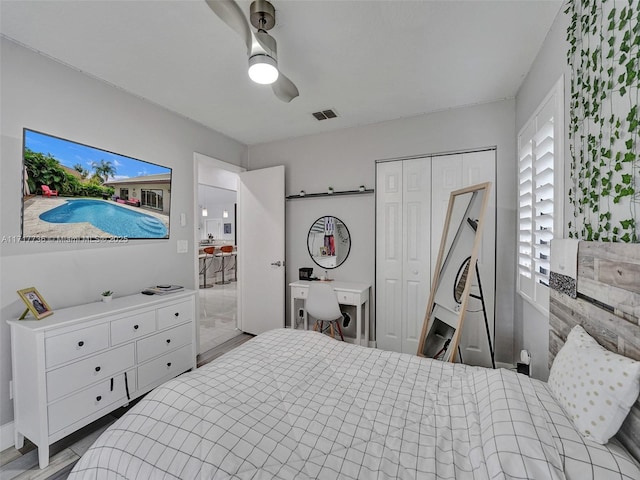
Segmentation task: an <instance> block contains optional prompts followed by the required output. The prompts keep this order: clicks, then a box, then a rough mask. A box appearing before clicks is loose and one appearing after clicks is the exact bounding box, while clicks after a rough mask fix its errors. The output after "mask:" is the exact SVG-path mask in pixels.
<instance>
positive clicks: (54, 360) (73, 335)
mask: <svg viewBox="0 0 640 480" xmlns="http://www.w3.org/2000/svg"><path fill="white" fill-rule="evenodd" d="M44 344H45V358H46V365H47V368H51V367H55V366H56V365H60V364H61V363H65V362H68V361H70V360H75V359H76V358H80V357H84V356H86V355H90V354H92V353H95V352H99V351H100V350H104V349H105V348H107V347H108V346H109V324H107V323H102V324H100V325H94V326H92V327H88V328H82V329H79V330H75V331H73V332H68V333H63V334H61V335H53V336H51V337H49V336H47V338H46V339H45V341H44Z"/></svg>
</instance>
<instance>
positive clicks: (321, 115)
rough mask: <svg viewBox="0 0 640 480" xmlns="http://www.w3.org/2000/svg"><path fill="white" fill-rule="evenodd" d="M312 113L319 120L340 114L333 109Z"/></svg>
mask: <svg viewBox="0 0 640 480" xmlns="http://www.w3.org/2000/svg"><path fill="white" fill-rule="evenodd" d="M311 115H313V116H314V117H315V118H316V120H318V121H320V120H327V119H329V118H336V117H337V116H338V114H337V113H336V112H335V111H334V110H331V109H329V110H322V111H321V112H313V113H312V114H311Z"/></svg>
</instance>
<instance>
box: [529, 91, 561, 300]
mask: <svg viewBox="0 0 640 480" xmlns="http://www.w3.org/2000/svg"><path fill="white" fill-rule="evenodd" d="M562 85H563V82H562V79H561V80H560V81H559V82H558V83H557V84H556V87H554V89H553V90H552V91H551V93H550V94H549V95H548V96H547V98H546V99H545V101H544V102H543V103H542V105H541V106H540V107H539V108H538V109H537V110H536V113H535V114H534V115H533V117H532V118H531V119H530V120H529V121H528V122H527V124H526V125H525V126H524V127H523V128H522V130H521V131H520V134H519V135H518V289H519V292H520V294H521V295H522V296H523V297H524V298H526V299H527V300H529V301H530V302H532V303H533V304H534V305H535V306H536V307H537V308H538V309H540V310H542V311H543V312H548V308H549V288H548V287H549V255H550V244H551V240H552V239H553V237H554V234H556V235H557V236H558V237H562V232H560V231H556V230H561V227H560V226H561V225H562V223H561V216H562V215H561V213H562V208H561V206H559V204H560V203H561V195H559V194H558V192H559V191H561V189H562V181H561V179H562V169H561V168H559V167H558V165H559V158H558V157H560V156H561V148H560V146H561V139H562V133H561V129H562Z"/></svg>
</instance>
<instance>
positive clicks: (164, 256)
mask: <svg viewBox="0 0 640 480" xmlns="http://www.w3.org/2000/svg"><path fill="white" fill-rule="evenodd" d="M0 42H1V43H0V48H1V55H0V58H1V62H2V63H1V68H0V71H1V77H0V84H1V85H0V88H1V90H0V98H1V99H2V105H1V109H0V110H1V127H0V128H1V135H2V138H1V140H2V141H1V150H0V152H1V157H0V158H1V161H0V181H1V183H2V188H1V189H0V199H1V202H0V215H1V216H0V238H4V240H5V241H4V242H3V243H1V244H0V248H1V250H0V313H1V319H2V320H3V321H1V322H0V352H1V353H0V425H5V424H7V423H9V422H11V421H12V419H13V408H12V405H11V402H10V400H9V380H10V378H11V360H10V359H11V357H10V343H9V328H8V326H7V325H6V323H5V322H4V320H6V319H9V318H16V317H17V316H19V315H20V314H21V313H22V310H23V309H24V305H23V304H22V302H21V301H20V299H19V297H18V295H17V294H16V290H19V289H22V288H26V287H30V286H35V287H36V288H37V289H38V290H39V291H40V293H41V294H42V295H43V296H44V298H45V299H46V300H47V301H48V302H49V304H50V305H51V307H52V308H53V310H54V311H55V310H56V309H59V308H63V307H66V306H69V305H74V304H79V303H86V302H92V301H96V300H98V298H99V295H100V292H101V291H103V290H106V289H111V290H114V291H115V294H116V296H118V295H127V294H132V293H135V292H138V291H140V290H141V289H143V288H144V287H146V286H148V285H154V284H157V283H177V284H183V285H185V286H186V287H189V288H193V287H194V286H195V284H194V281H195V280H194V279H195V278H196V275H195V272H194V268H195V267H194V261H193V252H192V251H190V252H189V254H186V255H184V254H177V253H176V248H177V245H176V242H177V241H178V240H187V241H188V244H189V245H194V241H195V239H194V231H195V229H194V227H193V221H194V218H193V212H194V210H195V209H194V205H193V202H194V194H193V189H194V178H193V177H194V173H193V172H194V167H193V162H194V152H195V151H198V152H202V153H206V154H207V155H210V156H212V157H216V158H219V159H222V160H225V161H227V162H229V163H233V164H236V165H242V164H246V156H247V148H246V146H244V145H243V144H241V143H238V142H236V141H234V140H231V139H229V138H228V137H225V136H223V135H221V134H219V133H217V132H214V131H212V130H209V129H207V128H205V127H203V126H201V125H199V124H196V123H194V122H192V121H189V120H186V119H185V118H184V117H181V116H178V115H176V114H173V113H171V112H169V111H167V110H165V109H163V108H160V107H158V106H156V105H153V104H151V103H149V102H146V101H144V100H142V99H140V98H137V97H135V96H132V95H129V94H128V93H125V92H123V91H122V90H119V89H116V88H114V87H112V86H110V85H107V84H105V83H103V82H100V81H98V80H96V79H93V78H90V77H88V76H86V75H84V74H82V73H80V72H78V71H76V70H73V69H71V68H68V67H66V66H63V65H61V64H59V63H56V62H54V61H52V60H50V59H48V58H45V57H43V56H41V55H39V54H37V53H35V52H32V51H30V50H27V49H25V48H23V47H21V46H18V45H16V44H14V43H12V42H10V41H8V40H6V39H4V38H2V39H0ZM23 127H28V128H30V129H34V130H38V131H42V132H45V133H49V134H52V135H56V136H59V137H63V138H68V139H70V140H74V141H77V142H80V143H84V144H88V145H92V146H95V147H98V148H102V149H105V150H109V151H113V152H117V153H120V154H124V155H128V156H131V157H134V158H140V159H143V160H148V161H151V162H154V163H158V164H161V165H165V166H168V167H171V168H172V169H173V184H172V192H171V197H172V198H171V232H170V239H168V240H153V241H148V240H139V241H131V242H129V243H127V244H118V245H115V244H93V243H84V244H77V243H76V244H63V243H54V242H47V243H31V244H25V243H13V242H12V241H11V239H12V238H13V237H14V236H15V238H18V237H19V236H20V211H21V195H22V193H21V169H22V129H23ZM180 213H185V214H186V217H187V225H186V226H185V227H181V226H180ZM160 259H161V260H160ZM54 315H55V313H54ZM24 361H30V359H24Z"/></svg>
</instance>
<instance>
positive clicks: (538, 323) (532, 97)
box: [515, 9, 571, 380]
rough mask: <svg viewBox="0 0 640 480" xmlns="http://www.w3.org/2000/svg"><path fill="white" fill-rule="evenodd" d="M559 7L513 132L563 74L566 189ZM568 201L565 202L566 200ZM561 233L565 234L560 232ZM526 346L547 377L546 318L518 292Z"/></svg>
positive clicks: (534, 368) (518, 326)
mask: <svg viewBox="0 0 640 480" xmlns="http://www.w3.org/2000/svg"><path fill="white" fill-rule="evenodd" d="M562 10H564V9H561V10H560V13H558V16H557V17H556V20H555V22H554V23H553V26H552V27H551V30H550V31H549V33H548V34H547V38H546V39H545V41H544V44H543V46H542V48H541V49H540V52H539V53H538V56H537V57H536V60H535V62H534V64H533V66H532V67H531V70H530V71H529V73H528V74H527V77H526V78H525V81H524V82H523V84H522V86H521V87H520V90H519V91H518V94H517V96H516V132H518V131H520V129H521V128H522V126H523V125H524V124H525V123H526V122H527V120H528V119H529V118H530V117H531V115H533V113H534V111H535V109H536V108H537V107H538V106H539V104H540V103H541V102H542V100H544V98H545V96H546V95H547V94H548V93H549V91H550V90H551V88H552V87H553V85H554V84H555V83H556V82H557V81H558V79H559V78H560V76H561V75H562V74H564V76H565V77H564V80H565V82H564V83H565V89H564V96H565V99H564V100H565V115H564V117H565V141H564V145H565V149H564V159H565V175H564V178H565V191H568V190H569V185H570V178H571V177H570V168H569V167H570V157H569V137H568V122H569V98H570V92H569V89H568V85H569V79H570V72H569V69H568V66H567V56H566V55H567V42H566V35H567V27H568V26H569V19H568V18H567V15H565V14H564V13H563V12H562ZM567 203H568V201H567ZM564 218H565V220H568V219H570V218H571V216H570V215H569V209H568V205H565V213H564ZM563 236H564V235H563ZM523 348H524V349H527V350H528V351H529V352H530V353H531V374H532V376H533V377H535V378H540V379H542V380H546V379H547V377H548V376H549V367H548V356H549V317H548V316H547V315H543V314H542V313H540V311H539V310H536V309H535V308H534V307H533V306H532V305H531V304H529V303H528V302H527V301H526V300H523V299H522V297H520V295H516V323H515V351H516V352H519V351H520V350H521V349H523Z"/></svg>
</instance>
